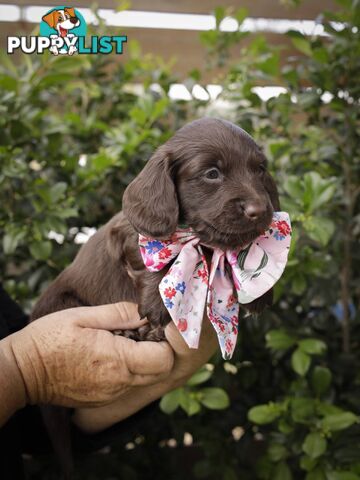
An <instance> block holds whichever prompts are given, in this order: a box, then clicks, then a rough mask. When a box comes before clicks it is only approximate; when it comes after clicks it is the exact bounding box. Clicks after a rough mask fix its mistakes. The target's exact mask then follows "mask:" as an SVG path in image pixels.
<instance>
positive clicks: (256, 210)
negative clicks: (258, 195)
mask: <svg viewBox="0 0 360 480" xmlns="http://www.w3.org/2000/svg"><path fill="white" fill-rule="evenodd" d="M244 213H245V215H246V216H247V217H248V218H250V220H257V219H258V218H259V217H261V216H262V215H263V214H264V213H265V208H264V207H263V205H261V203H259V202H257V203H255V202H250V203H245V206H244Z"/></svg>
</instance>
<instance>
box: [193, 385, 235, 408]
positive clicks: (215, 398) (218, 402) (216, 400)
mask: <svg viewBox="0 0 360 480" xmlns="http://www.w3.org/2000/svg"><path fill="white" fill-rule="evenodd" d="M200 393H201V396H200V402H201V403H202V404H203V405H204V406H205V407H207V408H210V409H211V410H223V409H224V408H227V407H228V406H229V405H230V400H229V396H228V394H227V393H226V392H225V391H224V390H223V389H221V388H215V387H209V388H203V389H202V390H201V391H200Z"/></svg>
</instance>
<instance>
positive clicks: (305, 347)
mask: <svg viewBox="0 0 360 480" xmlns="http://www.w3.org/2000/svg"><path fill="white" fill-rule="evenodd" d="M299 348H300V350H301V351H303V352H305V353H309V354H310V355H322V354H323V353H324V352H326V349H327V346H326V343H325V342H323V341H322V340H317V339H316V338H307V339H305V340H300V342H299Z"/></svg>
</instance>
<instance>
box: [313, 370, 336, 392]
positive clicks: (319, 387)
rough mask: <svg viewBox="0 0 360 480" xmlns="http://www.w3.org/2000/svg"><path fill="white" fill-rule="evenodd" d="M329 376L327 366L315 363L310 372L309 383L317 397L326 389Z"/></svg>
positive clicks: (329, 380)
mask: <svg viewBox="0 0 360 480" xmlns="http://www.w3.org/2000/svg"><path fill="white" fill-rule="evenodd" d="M331 378H332V375H331V372H330V370H329V369H328V368H326V367H322V366H320V365H316V367H315V368H314V370H313V371H312V374H311V385H312V388H313V390H314V392H315V394H316V395H317V396H318V397H320V396H321V395H323V394H324V393H325V392H326V391H327V390H328V388H329V386H330V383H331Z"/></svg>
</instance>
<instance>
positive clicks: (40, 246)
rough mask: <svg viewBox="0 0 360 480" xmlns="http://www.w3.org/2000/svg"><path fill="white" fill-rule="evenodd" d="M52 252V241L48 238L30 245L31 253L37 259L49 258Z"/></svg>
mask: <svg viewBox="0 0 360 480" xmlns="http://www.w3.org/2000/svg"><path fill="white" fill-rule="evenodd" d="M51 252H52V243H51V242H50V241H48V240H45V241H42V242H33V243H31V245H30V253H31V255H32V256H33V257H34V258H35V259H36V260H47V259H48V258H49V257H50V255H51Z"/></svg>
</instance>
